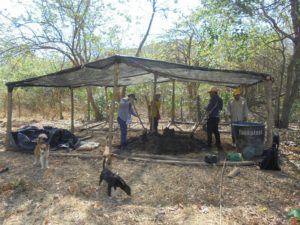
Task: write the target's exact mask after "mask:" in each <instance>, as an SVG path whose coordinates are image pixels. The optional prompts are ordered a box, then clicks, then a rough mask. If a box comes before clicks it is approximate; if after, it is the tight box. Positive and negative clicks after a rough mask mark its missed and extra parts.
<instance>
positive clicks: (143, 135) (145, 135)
mask: <svg viewBox="0 0 300 225" xmlns="http://www.w3.org/2000/svg"><path fill="white" fill-rule="evenodd" d="M132 106H133V109H134V111H135V113H136V115H137V118H138V119H139V121H140V123H141V125H142V127H143V129H144V132H143V134H142V141H144V142H146V141H147V140H148V139H147V128H146V127H145V126H144V124H143V122H142V120H141V117H140V115H139V113H138V111H137V110H136V107H135V105H134V103H133V104H132Z"/></svg>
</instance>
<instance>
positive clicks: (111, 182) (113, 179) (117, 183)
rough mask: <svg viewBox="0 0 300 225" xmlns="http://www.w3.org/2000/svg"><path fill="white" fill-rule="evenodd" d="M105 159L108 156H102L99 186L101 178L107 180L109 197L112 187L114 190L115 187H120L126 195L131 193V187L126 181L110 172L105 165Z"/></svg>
mask: <svg viewBox="0 0 300 225" xmlns="http://www.w3.org/2000/svg"><path fill="white" fill-rule="evenodd" d="M107 160H108V158H106V157H104V159H103V169H102V172H101V174H100V179H99V186H100V185H101V182H102V181H103V180H105V181H106V182H107V185H108V187H107V194H108V196H109V197H111V189H112V188H114V189H115V190H116V189H117V187H119V188H121V189H122V190H123V191H124V192H125V193H126V194H127V195H131V188H130V187H129V185H127V184H126V182H125V181H124V180H123V179H122V178H121V177H120V176H119V175H118V174H116V173H113V172H111V171H110V170H109V169H108V168H107V167H106V161H107Z"/></svg>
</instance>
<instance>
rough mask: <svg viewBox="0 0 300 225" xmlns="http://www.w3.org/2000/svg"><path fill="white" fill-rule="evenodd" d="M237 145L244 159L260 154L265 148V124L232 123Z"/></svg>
mask: <svg viewBox="0 0 300 225" xmlns="http://www.w3.org/2000/svg"><path fill="white" fill-rule="evenodd" d="M232 129H233V134H234V136H235V140H236V147H237V150H238V151H239V152H241V153H242V155H243V158H244V159H247V160H248V159H252V158H253V157H254V156H260V155H262V153H263V150H264V137H265V125H264V124H262V123H247V122H238V123H232Z"/></svg>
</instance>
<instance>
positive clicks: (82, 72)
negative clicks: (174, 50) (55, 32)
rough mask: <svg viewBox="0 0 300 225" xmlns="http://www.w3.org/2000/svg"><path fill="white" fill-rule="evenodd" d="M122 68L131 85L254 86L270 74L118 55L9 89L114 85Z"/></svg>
mask: <svg viewBox="0 0 300 225" xmlns="http://www.w3.org/2000/svg"><path fill="white" fill-rule="evenodd" d="M115 64H118V65H119V68H120V74H119V80H118V86H129V85H135V84H142V83H148V82H153V80H154V75H157V82H167V81H170V80H180V81H187V82H207V83H212V84H214V85H225V86H232V87H235V86H239V85H253V84H256V83H259V82H262V81H264V80H266V78H267V77H270V75H268V74H263V73H257V72H252V71H241V70H222V69H210V68H205V67H196V66H188V65H184V64H178V63H170V62H165V61H159V60H152V59H145V58H138V57H132V56H120V55H115V56H112V57H108V58H105V59H100V60H97V61H94V62H90V63H87V64H84V65H82V66H77V67H73V68H70V69H65V70H61V71H59V72H55V73H52V74H48V75H44V76H39V77H33V78H29V79H25V80H20V81H16V82H9V83H6V85H7V86H8V88H9V89H13V88H15V87H30V86H39V87H69V88H77V87H84V86H106V87H112V86H113V85H114V73H115V70H114V65H115Z"/></svg>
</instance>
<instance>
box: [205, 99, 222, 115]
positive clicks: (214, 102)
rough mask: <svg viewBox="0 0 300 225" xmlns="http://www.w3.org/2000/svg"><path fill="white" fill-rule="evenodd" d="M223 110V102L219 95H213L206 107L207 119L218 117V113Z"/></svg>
mask: <svg viewBox="0 0 300 225" xmlns="http://www.w3.org/2000/svg"><path fill="white" fill-rule="evenodd" d="M222 109H223V100H222V99H221V98H220V97H219V95H213V96H212V97H211V98H210V100H209V103H208V105H207V107H206V112H207V113H208V118H214V117H219V113H220V111H221V110H222Z"/></svg>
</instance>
